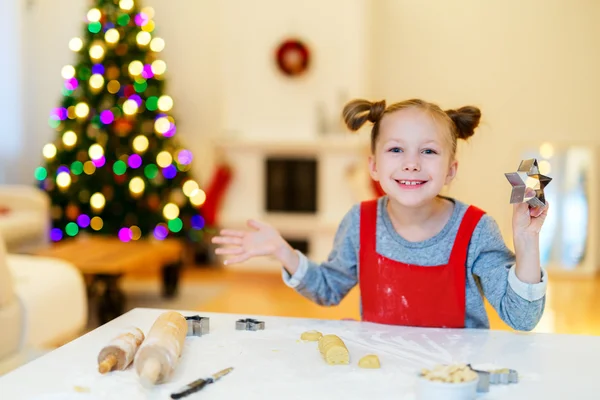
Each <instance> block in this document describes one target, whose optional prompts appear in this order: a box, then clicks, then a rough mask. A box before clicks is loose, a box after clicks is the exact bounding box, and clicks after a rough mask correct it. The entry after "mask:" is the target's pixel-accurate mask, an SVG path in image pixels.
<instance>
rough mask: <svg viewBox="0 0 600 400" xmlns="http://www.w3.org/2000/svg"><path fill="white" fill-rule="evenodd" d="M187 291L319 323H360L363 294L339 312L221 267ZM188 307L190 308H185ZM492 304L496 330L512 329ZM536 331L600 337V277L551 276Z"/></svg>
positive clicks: (228, 309)
mask: <svg viewBox="0 0 600 400" xmlns="http://www.w3.org/2000/svg"><path fill="white" fill-rule="evenodd" d="M158 280H159V277H158V275H155V274H152V273H137V274H135V275H129V276H127V281H128V282H148V281H158ZM180 284H181V287H182V288H188V292H189V288H194V289H192V290H196V291H200V292H206V296H201V294H202V293H197V294H198V295H199V296H198V297H197V298H190V299H181V301H180V302H179V303H178V304H177V308H179V307H183V309H187V310H198V311H204V312H224V313H238V314H254V315H275V316H289V317H305V318H318V319H342V318H355V319H358V318H360V315H359V310H358V309H359V307H358V301H359V292H358V289H357V288H354V289H353V290H352V291H351V292H350V293H349V294H348V296H346V298H345V299H344V300H343V301H342V302H341V303H340V304H339V305H338V306H335V307H322V306H319V305H317V304H314V303H312V302H311V301H309V300H307V299H305V298H304V297H302V296H301V295H299V294H298V293H296V292H295V291H294V290H293V289H290V288H288V287H287V286H286V285H285V284H284V283H283V281H282V280H281V273H280V272H277V271H274V272H252V271H243V270H242V271H229V270H226V269H224V268H221V267H217V266H214V267H195V266H189V267H186V268H184V269H183V271H182V276H181V283H180ZM182 303H184V304H182ZM486 305H487V309H488V315H489V316H490V324H491V328H492V329H502V330H510V328H509V327H508V326H507V325H506V324H504V322H502V321H501V320H500V318H499V317H498V315H497V314H496V312H495V311H494V310H493V309H492V308H491V306H489V304H486ZM535 332H547V333H550V332H551V333H561V334H587V335H600V276H597V277H595V278H589V279H582V278H566V277H559V278H553V277H550V280H549V286H548V292H547V302H546V309H545V312H544V316H543V317H542V320H541V321H540V323H539V324H538V326H537V327H536V329H535Z"/></svg>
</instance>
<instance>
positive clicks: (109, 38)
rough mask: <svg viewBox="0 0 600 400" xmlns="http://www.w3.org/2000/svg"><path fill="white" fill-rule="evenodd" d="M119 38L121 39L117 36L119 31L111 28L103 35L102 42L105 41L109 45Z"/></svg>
mask: <svg viewBox="0 0 600 400" xmlns="http://www.w3.org/2000/svg"><path fill="white" fill-rule="evenodd" d="M120 38H121V36H120V35H119V31H118V30H116V29H115V28H111V29H109V30H107V31H106V33H105V34H104V40H106V42H107V43H110V44H115V43H117V42H118V41H119V39H120Z"/></svg>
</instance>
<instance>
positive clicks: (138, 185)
mask: <svg viewBox="0 0 600 400" xmlns="http://www.w3.org/2000/svg"><path fill="white" fill-rule="evenodd" d="M145 188H146V184H145V183H144V180H143V179H142V178H140V177H139V176H136V177H135V178H133V179H131V181H129V191H131V193H132V194H133V195H136V197H137V195H140V194H142V193H143V192H144V189H145Z"/></svg>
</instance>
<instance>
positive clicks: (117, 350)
mask: <svg viewBox="0 0 600 400" xmlns="http://www.w3.org/2000/svg"><path fill="white" fill-rule="evenodd" d="M143 341H144V332H142V331H141V330H140V329H139V328H136V327H130V328H127V329H125V330H124V331H123V332H121V333H120V334H119V335H117V336H116V337H114V338H113V339H112V340H111V341H110V342H108V344H107V345H106V346H104V347H103V348H102V350H100V352H99V353H98V371H99V372H100V373H101V374H105V373H107V372H109V371H112V370H119V371H122V370H124V369H125V368H127V367H128V366H129V364H131V362H132V361H133V359H134V357H135V353H136V352H137V350H138V349H139V347H140V345H141V344H142V342H143Z"/></svg>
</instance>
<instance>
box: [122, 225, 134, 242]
mask: <svg viewBox="0 0 600 400" xmlns="http://www.w3.org/2000/svg"><path fill="white" fill-rule="evenodd" d="M132 238H133V234H132V233H131V229H129V228H121V229H119V240H120V241H122V242H129V241H130V240H131V239H132Z"/></svg>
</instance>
